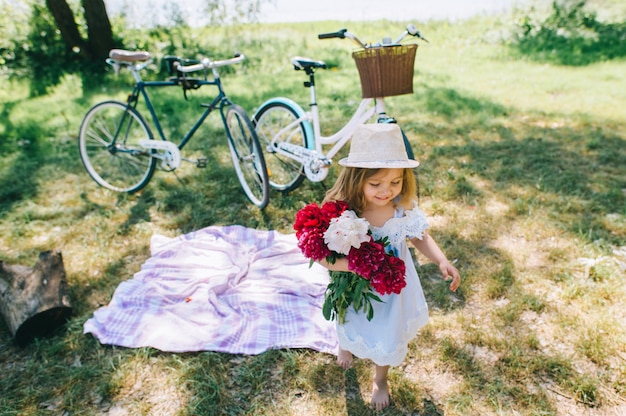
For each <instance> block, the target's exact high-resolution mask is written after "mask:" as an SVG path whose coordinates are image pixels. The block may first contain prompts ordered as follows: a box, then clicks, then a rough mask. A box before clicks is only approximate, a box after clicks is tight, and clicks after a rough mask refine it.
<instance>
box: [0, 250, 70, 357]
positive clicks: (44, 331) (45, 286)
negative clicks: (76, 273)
mask: <svg viewBox="0 0 626 416" xmlns="http://www.w3.org/2000/svg"><path fill="white" fill-rule="evenodd" d="M67 289H68V287H67V280H66V278H65V267H64V265H63V257H62V255H61V252H60V251H57V250H55V251H46V252H43V253H40V254H39V260H38V261H37V263H36V264H35V266H34V267H27V266H22V265H11V264H5V263H3V262H2V261H0V315H2V317H3V319H4V321H5V322H6V324H7V326H8V327H9V330H10V331H11V333H12V334H13V335H14V336H15V340H16V342H17V344H18V345H20V346H24V345H26V344H28V343H29V342H30V341H32V340H33V339H35V338H39V337H45V336H49V335H51V334H52V333H53V332H54V331H55V330H57V329H58V328H59V327H60V326H62V325H64V324H65V323H66V322H67V320H68V319H69V318H70V316H71V314H72V306H71V303H70V297H69V293H68V290H67Z"/></svg>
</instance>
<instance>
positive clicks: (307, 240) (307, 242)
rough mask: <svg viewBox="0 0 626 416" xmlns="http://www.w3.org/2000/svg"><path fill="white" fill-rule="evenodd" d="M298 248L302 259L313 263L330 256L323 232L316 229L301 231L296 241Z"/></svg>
mask: <svg viewBox="0 0 626 416" xmlns="http://www.w3.org/2000/svg"><path fill="white" fill-rule="evenodd" d="M298 248H299V249H300V250H301V251H302V254H304V257H306V258H308V259H312V260H315V261H320V260H323V259H325V258H326V257H328V256H330V255H331V254H332V253H331V251H330V250H329V249H328V247H326V243H325V242H324V231H322V230H321V229H318V228H310V229H305V230H303V231H302V232H301V234H300V238H299V239H298Z"/></svg>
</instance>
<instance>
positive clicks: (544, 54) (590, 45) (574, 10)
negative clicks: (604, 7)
mask: <svg viewBox="0 0 626 416" xmlns="http://www.w3.org/2000/svg"><path fill="white" fill-rule="evenodd" d="M586 6H587V1H586V0H563V1H554V2H553V3H552V13H551V14H550V15H549V16H547V17H545V18H542V17H539V16H537V15H536V14H534V13H533V12H532V11H531V12H530V13H529V14H527V15H526V16H524V17H523V18H522V19H521V21H520V22H519V23H518V29H517V31H516V32H515V34H514V43H513V44H514V47H515V48H516V49H517V50H518V51H519V52H520V53H522V54H524V55H527V56H529V57H531V58H532V59H535V60H539V61H545V62H553V63H557V64H563V65H587V64H590V63H593V62H599V61H606V60H610V59H617V58H623V57H624V56H626V48H625V47H624V39H626V22H623V21H622V22H609V23H606V22H601V21H599V20H598V19H597V15H596V13H595V12H593V11H589V10H587V8H586Z"/></svg>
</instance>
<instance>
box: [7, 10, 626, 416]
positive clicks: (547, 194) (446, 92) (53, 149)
mask: <svg viewBox="0 0 626 416" xmlns="http://www.w3.org/2000/svg"><path fill="white" fill-rule="evenodd" d="M623 20H624V19H623V18H622V21H623ZM418 23H419V22H418ZM403 26H404V23H401V24H398V23H392V22H387V21H381V22H368V23H367V24H360V23H345V22H320V23H304V24H299V25H251V26H231V27H226V28H220V29H214V28H213V29H211V30H207V31H205V32H202V31H199V32H198V33H197V34H194V36H197V37H199V38H202V39H203V42H205V43H206V48H207V49H206V50H207V51H211V53H216V54H217V53H220V52H222V53H224V54H226V53H230V52H232V50H234V49H238V50H241V51H242V52H244V53H245V54H246V55H247V57H248V59H247V61H246V64H245V65H244V66H242V67H240V68H237V69H236V70H235V71H232V72H230V73H225V74H224V76H223V79H224V83H225V87H226V90H227V92H228V93H229V94H230V95H231V97H232V98H233V101H235V102H237V103H239V104H240V105H242V106H243V107H244V108H245V109H246V110H247V111H249V112H250V113H252V112H253V111H254V109H255V108H256V107H258V106H259V105H260V104H261V103H262V102H263V101H264V100H265V99H267V98H269V97H272V96H276V95H282V96H287V97H292V98H294V99H296V101H298V102H299V103H300V104H301V105H302V106H303V107H305V106H306V103H307V99H308V91H307V90H305V89H304V88H302V86H301V85H302V81H303V80H304V79H303V77H302V74H301V73H296V72H295V71H293V69H292V67H291V65H290V64H289V57H291V56H293V55H307V56H311V57H313V58H317V59H322V60H325V61H327V63H329V64H330V65H331V66H332V69H331V70H327V71H324V72H320V73H319V76H318V78H317V81H318V85H317V87H318V99H319V104H320V107H321V113H322V119H323V120H324V124H323V128H322V130H323V132H324V133H329V132H331V131H333V130H336V129H337V128H338V127H339V126H341V124H342V122H345V121H346V120H347V119H348V117H349V115H350V114H351V112H353V111H354V109H355V106H356V105H357V104H358V102H359V100H360V95H359V93H360V87H359V80H358V75H357V72H356V67H355V65H354V63H353V62H352V59H351V57H350V52H351V50H352V47H353V46H352V45H350V44H348V42H347V41H340V40H337V39H335V40H325V41H320V40H318V39H317V36H316V35H317V34H318V33H322V32H327V31H333V30H337V29H339V28H341V27H348V29H349V30H350V31H352V32H354V33H357V34H359V35H362V36H363V38H365V39H366V40H368V41H376V40H379V39H380V38H382V37H383V36H392V35H395V34H396V33H397V32H399V31H400V30H401V29H402V27H403ZM419 27H420V30H421V31H422V33H423V34H424V35H425V36H426V37H427V38H428V39H429V40H430V43H429V44H421V45H420V47H419V49H418V52H417V58H416V64H415V76H414V93H413V94H410V95H403V96H398V97H393V98H390V99H389V100H387V101H388V103H387V105H388V110H389V113H390V114H391V115H393V116H395V117H396V118H397V119H398V122H399V123H400V125H401V126H402V127H403V129H404V130H405V132H406V133H407V136H408V137H409V139H410V141H411V143H412V146H413V150H414V152H415V154H416V157H417V159H419V160H420V162H421V166H420V167H419V168H418V172H419V183H420V196H421V198H420V204H421V207H422V209H423V210H424V211H425V212H426V213H427V215H428V216H429V218H430V219H431V233H432V235H433V236H434V237H435V238H436V239H437V240H438V242H439V243H440V245H441V246H442V248H443V249H444V251H445V252H446V253H447V254H448V257H450V258H451V259H454V261H455V263H456V265H457V267H458V268H459V269H460V271H461V273H462V275H463V278H464V280H463V283H462V286H461V288H460V289H459V291H458V292H457V293H455V294H451V293H450V292H449V291H448V290H447V285H446V284H445V283H444V282H442V281H441V279H440V278H439V276H438V273H437V270H436V268H435V267H433V265H431V264H428V263H427V262H426V261H425V259H423V258H418V259H417V260H418V262H419V266H418V272H419V274H420V276H421V279H422V284H423V286H424V289H425V292H426V295H427V300H428V303H429V306H430V309H431V321H430V323H429V325H428V326H427V327H426V328H425V329H423V330H422V331H421V332H420V334H419V336H418V337H417V338H416V339H415V340H414V341H413V342H412V343H411V344H410V351H409V355H408V357H407V359H406V360H405V362H404V363H403V365H402V366H400V367H396V368H393V369H392V370H391V372H390V377H391V388H392V405H391V406H390V407H389V408H388V409H386V410H385V411H384V412H380V413H379V414H385V415H429V416H434V415H444V414H445V415H579V414H580V415H583V414H584V415H594V416H595V415H621V414H626V325H625V322H626V308H624V305H625V304H626V289H625V287H624V277H625V273H626V106H624V103H625V102H626V78H625V77H624V74H626V61H625V60H624V57H623V56H622V57H621V58H620V57H617V58H615V59H599V60H597V61H594V62H590V63H586V64H584V65H562V64H559V63H555V62H550V61H549V60H548V61H546V60H545V59H535V58H536V57H534V56H531V55H529V54H521V53H518V52H517V51H516V50H515V49H514V48H513V47H511V46H510V43H509V42H508V41H507V39H509V36H508V34H509V32H510V31H511V29H512V28H513V19H512V17H511V16H502V17H491V18H487V17H481V18H476V19H472V20H468V21H463V22H457V23H454V24H450V23H447V22H430V23H424V24H420V25H419ZM179 53H180V54H184V53H185V51H184V50H183V51H180V52H179ZM129 81H130V80H129V78H128V77H125V76H124V75H123V74H122V75H121V76H120V77H117V78H116V77H114V76H113V75H111V76H109V77H106V79H104V80H103V81H102V84H101V86H100V87H99V88H98V89H93V90H88V91H83V89H82V88H81V82H80V78H78V77H76V76H68V77H67V78H66V79H65V81H64V82H63V83H62V84H61V85H59V86H58V87H56V88H55V89H54V90H52V91H50V93H49V94H48V95H45V96H41V97H30V96H29V94H28V89H27V86H26V84H24V83H22V82H17V81H8V80H2V81H0V83H1V85H2V86H3V88H1V89H0V111H1V114H2V120H3V121H2V124H1V125H0V137H2V141H1V142H0V156H1V157H0V260H2V261H4V262H6V263H10V264H23V265H32V264H34V263H35V261H36V259H37V257H38V255H39V253H40V252H41V251H46V250H51V249H59V250H61V251H62V253H63V259H64V263H65V268H66V272H67V279H68V283H69V287H70V295H71V299H72V304H73V307H74V314H73V317H72V319H71V321H70V322H69V323H68V324H67V326H66V327H65V328H63V330H61V331H59V332H58V333H57V334H55V335H54V336H53V337H51V338H44V339H39V340H36V341H35V342H33V343H31V344H29V345H28V346H26V347H23V348H21V347H18V346H17V345H15V343H14V341H13V337H12V334H11V333H10V331H9V330H8V328H7V327H6V325H5V324H4V322H2V321H0V371H1V372H2V377H1V378H0V391H1V392H2V394H0V414H2V415H30V414H42V415H43V414H55V415H57V414H58V415H64V414H68V415H82V414H85V415H92V414H116V415H120V414H129V415H136V414H145V415H255V416H256V415H294V416H295V415H343V414H348V415H368V414H374V413H375V412H373V411H371V410H369V408H368V402H369V395H370V385H371V377H372V373H371V363H369V362H367V361H362V360H357V361H356V364H355V366H354V368H353V369H351V370H349V371H343V370H341V369H340V368H339V367H338V366H336V365H335V364H334V357H332V356H329V355H326V354H321V353H316V352H314V351H309V350H298V349H295V350H275V351H270V352H267V353H264V354H260V355H257V356H239V355H230V354H223V353H215V352H210V351H206V352H200V353H184V354H174V353H168V352H161V351H158V350H154V349H150V348H140V349H126V348H119V347H114V346H105V345H101V344H99V343H98V341H97V340H95V339H94V338H93V337H91V336H89V335H83V333H82V329H83V324H84V322H85V321H86V320H87V319H89V318H90V317H91V316H92V315H93V312H94V311H95V310H96V309H97V308H99V307H100V306H102V305H106V304H107V303H108V302H109V301H110V299H111V296H112V294H113V292H114V291H115V289H116V287H117V286H118V285H119V284H120V283H121V282H123V281H125V280H128V279H130V278H132V277H133V275H134V273H136V272H137V271H138V270H139V269H140V267H141V264H142V263H143V262H144V261H145V260H146V259H147V258H148V257H149V255H150V254H149V242H150V237H151V236H152V235H153V234H155V233H158V234H162V235H166V236H172V237H173V236H177V235H180V234H183V233H187V232H190V231H193V230H197V229H200V228H203V227H207V226H211V225H230V224H239V225H244V226H247V227H253V228H259V229H267V230H278V231H281V232H285V233H288V232H291V225H292V223H293V217H294V214H295V212H296V211H297V210H298V209H300V208H301V207H302V206H303V205H304V204H306V203H309V202H319V201H321V199H322V198H323V196H324V192H325V190H326V188H327V187H328V186H330V184H331V183H332V181H333V180H334V178H335V177H336V174H337V171H338V169H337V167H336V166H335V167H333V168H332V171H331V173H330V176H329V178H328V179H327V180H326V181H325V182H323V183H310V182H305V183H304V184H303V185H302V186H301V187H300V188H298V189H297V190H296V191H294V192H292V193H289V194H280V193H278V192H275V191H273V192H272V195H271V200H270V205H269V206H268V207H267V208H266V209H265V210H264V211H259V210H258V209H256V208H255V207H254V206H253V205H251V204H250V203H249V202H248V201H247V200H246V198H245V196H244V194H243V192H242V191H241V189H240V187H239V183H238V181H237V179H236V176H235V173H234V170H233V168H232V162H231V161H230V155H229V153H228V149H227V145H226V141H225V137H224V136H223V133H222V131H221V126H220V123H219V121H218V119H217V116H215V117H213V116H212V117H211V120H210V122H209V123H207V125H206V126H204V127H203V128H202V131H201V132H200V138H201V140H197V141H195V142H192V146H191V149H190V150H191V154H192V155H193V154H204V155H205V156H206V157H207V158H208V159H209V166H208V167H207V168H206V169H196V168H194V167H191V166H190V165H188V164H187V165H183V166H182V168H181V169H179V170H177V171H176V173H175V174H173V173H166V172H157V174H156V175H155V177H154V178H153V180H152V182H151V183H150V184H149V185H148V186H147V187H146V188H145V189H144V190H143V191H142V192H140V193H138V194H135V195H121V194H116V193H113V192H109V191H107V190H104V189H102V188H99V187H98V186H97V185H96V184H95V183H94V182H93V181H92V180H91V179H90V178H89V177H88V175H87V174H86V172H85V171H84V169H83V167H82V164H81V162H80V159H79V156H78V150H77V145H76V140H77V137H76V136H77V132H78V128H79V125H80V121H81V119H82V116H83V115H84V113H85V112H86V111H87V109H88V108H89V107H90V105H92V104H94V103H96V102H98V101H101V100H103V99H107V98H110V97H116V98H123V97H124V96H125V95H126V93H127V91H128V87H129V85H130V83H129ZM200 94H201V91H198V92H192V99H191V100H190V101H189V102H185V101H184V100H183V99H182V92H181V91H180V90H176V91H172V92H167V93H163V94H162V95H161V96H160V99H159V103H161V105H162V107H161V108H162V111H163V112H164V113H165V114H167V115H168V117H167V122H166V126H167V129H168V130H171V131H173V132H174V133H173V134H176V133H177V132H179V130H180V129H182V128H183V127H184V126H186V125H187V124H186V123H188V122H189V119H188V115H189V113H190V112H191V110H192V109H194V108H195V107H194V106H196V105H197V101H194V100H195V99H196V98H197V96H199V95H200ZM181 126H182V127H181ZM346 151H347V149H346ZM188 156H189V154H188Z"/></svg>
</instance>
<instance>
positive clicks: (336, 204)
mask: <svg viewBox="0 0 626 416" xmlns="http://www.w3.org/2000/svg"><path fill="white" fill-rule="evenodd" d="M348 208H349V206H348V203H347V202H346V201H329V202H326V203H325V204H324V205H322V208H321V211H322V214H323V215H324V216H325V217H326V218H328V222H329V223H330V220H331V219H333V218H337V217H339V216H340V215H341V214H343V212H344V211H345V210H347V209H348Z"/></svg>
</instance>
